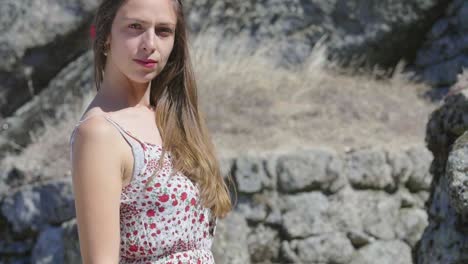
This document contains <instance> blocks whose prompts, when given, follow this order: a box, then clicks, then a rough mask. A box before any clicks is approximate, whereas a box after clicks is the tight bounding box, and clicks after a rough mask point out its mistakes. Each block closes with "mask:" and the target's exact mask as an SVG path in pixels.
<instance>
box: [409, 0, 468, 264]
mask: <svg viewBox="0 0 468 264" xmlns="http://www.w3.org/2000/svg"><path fill="white" fill-rule="evenodd" d="M456 3H458V4H459V5H462V4H463V3H465V2H463V1H454V3H453V5H455V4H456ZM454 9H456V8H454ZM467 98H468V91H466V90H462V91H461V92H460V93H457V94H453V95H451V96H448V97H447V98H445V100H444V104H443V105H441V106H440V107H439V108H438V109H436V110H435V111H434V112H433V113H432V114H431V117H430V120H429V122H428V125H427V129H426V143H427V146H428V148H429V149H430V150H431V152H432V154H433V155H434V160H433V162H432V164H431V173H432V174H433V182H432V185H431V186H432V187H431V195H430V200H429V201H428V210H427V211H428V217H429V218H428V220H429V225H428V226H427V228H426V229H425V230H424V233H423V235H422V237H421V240H420V243H419V246H418V247H417V248H415V253H416V254H415V256H416V263H418V264H438V263H465V262H467V261H468V253H467V252H468V236H467V234H468V230H467V229H466V226H467V225H468V218H467V215H466V212H467V209H466V202H465V197H464V196H465V195H464V189H465V188H466V186H465V183H464V178H466V171H464V170H465V169H464V168H465V167H466V166H465V165H464V164H465V163H466V162H465V149H466V144H467V143H468V142H467V136H466V131H467V130H468V100H467Z"/></svg>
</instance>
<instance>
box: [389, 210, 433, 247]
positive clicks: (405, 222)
mask: <svg viewBox="0 0 468 264" xmlns="http://www.w3.org/2000/svg"><path fill="white" fill-rule="evenodd" d="M427 218H428V217H427V212H426V211H425V210H422V209H419V208H405V209H402V210H400V217H399V221H398V224H397V228H396V233H397V237H398V238H399V239H401V240H403V241H405V242H406V243H408V245H410V246H411V247H414V246H415V245H416V243H418V241H419V240H420V239H421V236H422V234H423V232H424V229H425V228H426V227H427V225H428V219H427Z"/></svg>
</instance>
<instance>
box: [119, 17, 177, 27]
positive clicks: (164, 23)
mask: <svg viewBox="0 0 468 264" xmlns="http://www.w3.org/2000/svg"><path fill="white" fill-rule="evenodd" d="M124 20H133V21H137V22H140V23H142V24H149V23H148V22H147V21H145V20H141V19H139V18H131V17H124ZM157 25H158V26H173V27H174V26H175V24H174V23H169V22H159V23H157Z"/></svg>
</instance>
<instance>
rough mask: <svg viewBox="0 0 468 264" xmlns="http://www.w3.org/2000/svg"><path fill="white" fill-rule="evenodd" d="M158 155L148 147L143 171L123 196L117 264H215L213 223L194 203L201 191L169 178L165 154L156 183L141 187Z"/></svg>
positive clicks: (154, 148)
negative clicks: (212, 246) (212, 250)
mask: <svg viewBox="0 0 468 264" xmlns="http://www.w3.org/2000/svg"><path fill="white" fill-rule="evenodd" d="M161 154H162V147H161V146H158V145H146V148H145V155H144V156H145V157H144V158H145V160H146V161H147V162H146V163H145V166H144V168H143V169H142V171H141V172H140V173H138V174H137V175H136V178H135V179H132V182H131V185H129V187H128V188H125V189H123V190H122V200H121V206H120V208H121V220H120V226H121V229H120V231H121V247H120V260H119V263H123V264H129V263H150V264H163V263H164V264H167V263H171V262H172V263H179V262H180V263H184V264H187V263H189V264H194V263H204V264H205V263H208V264H213V263H214V258H213V254H212V252H211V245H212V242H213V239H214V228H215V225H216V220H217V219H216V218H215V217H213V216H212V213H211V210H210V209H209V208H205V207H203V206H202V205H201V203H199V202H198V201H199V199H200V196H199V195H200V194H199V189H198V188H197V186H196V185H195V184H194V183H193V182H192V181H191V180H190V179H189V178H188V177H186V176H185V175H183V174H182V173H176V174H174V175H173V176H172V177H169V175H171V172H172V169H173V167H172V161H171V158H170V156H169V155H168V153H166V156H165V158H164V163H163V167H162V168H161V170H160V171H159V172H158V173H157V175H156V177H155V178H154V182H152V183H151V184H150V185H149V186H148V187H147V188H146V187H145V183H146V181H147V180H148V178H149V177H150V175H152V173H153V172H155V170H157V167H156V166H157V165H156V164H157V161H158V159H159V157H160V155H161Z"/></svg>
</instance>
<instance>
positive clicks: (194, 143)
mask: <svg viewBox="0 0 468 264" xmlns="http://www.w3.org/2000/svg"><path fill="white" fill-rule="evenodd" d="M94 26H95V37H94V42H93V48H94V62H95V65H94V69H95V72H94V75H95V84H96V88H97V94H96V96H95V98H94V99H93V100H92V102H91V103H90V105H89V106H88V108H87V110H86V111H85V113H84V114H83V117H82V118H81V121H79V122H78V124H77V125H76V127H75V129H74V130H73V132H72V134H71V136H70V146H71V160H72V179H73V190H74V194H75V206H76V218H77V224H78V235H79V243H80V251H81V256H82V260H83V263H85V264H87V263H99V264H103V263H214V259H213V255H212V253H211V245H212V242H213V238H214V234H215V228H216V223H217V219H218V217H221V218H224V217H225V216H226V215H227V213H228V212H229V211H230V210H231V209H232V204H231V200H230V195H229V189H228V187H227V185H226V184H225V182H224V179H223V177H222V175H221V172H220V168H219V164H218V162H217V159H216V155H215V151H214V146H213V144H212V142H211V139H210V137H209V135H208V132H207V128H206V125H205V121H204V119H203V116H202V115H201V113H200V111H199V109H198V99H197V87H196V83H195V79H194V75H193V72H192V68H191V62H190V57H189V52H188V47H187V39H186V25H185V20H184V14H183V8H182V3H181V1H180V0H104V1H103V2H102V3H101V5H100V6H99V8H98V10H97V13H96V16H95V19H94ZM228 179H229V180H230V181H231V182H232V179H231V178H228Z"/></svg>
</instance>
